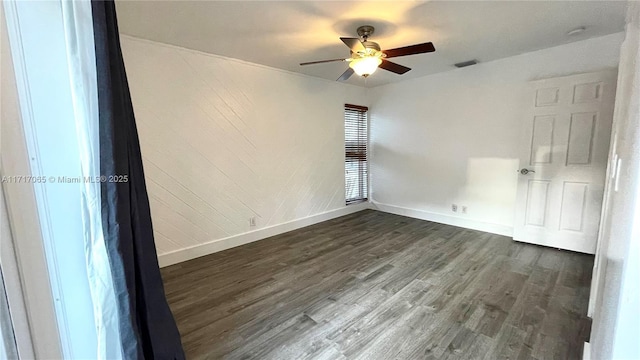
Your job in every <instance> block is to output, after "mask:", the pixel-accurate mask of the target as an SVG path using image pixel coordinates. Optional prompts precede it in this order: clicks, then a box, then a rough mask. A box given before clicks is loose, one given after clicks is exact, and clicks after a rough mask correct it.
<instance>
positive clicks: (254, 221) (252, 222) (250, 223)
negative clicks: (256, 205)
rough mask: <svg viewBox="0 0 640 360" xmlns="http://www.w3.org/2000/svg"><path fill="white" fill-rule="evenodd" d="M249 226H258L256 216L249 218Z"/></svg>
mask: <svg viewBox="0 0 640 360" xmlns="http://www.w3.org/2000/svg"><path fill="white" fill-rule="evenodd" d="M249 226H256V218H255V216H252V217H250V218H249Z"/></svg>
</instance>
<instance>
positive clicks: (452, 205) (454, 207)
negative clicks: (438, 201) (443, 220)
mask: <svg viewBox="0 0 640 360" xmlns="http://www.w3.org/2000/svg"><path fill="white" fill-rule="evenodd" d="M451 211H453V212H458V205H456V204H451Z"/></svg>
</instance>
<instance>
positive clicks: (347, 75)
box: [336, 68, 354, 81]
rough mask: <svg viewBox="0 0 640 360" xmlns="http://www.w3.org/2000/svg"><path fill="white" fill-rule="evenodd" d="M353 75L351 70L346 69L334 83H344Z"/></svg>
mask: <svg viewBox="0 0 640 360" xmlns="http://www.w3.org/2000/svg"><path fill="white" fill-rule="evenodd" d="M353 73H354V71H353V69H352V68H348V69H347V70H346V71H345V72H343V73H342V75H340V77H339V78H338V80H336V81H346V80H348V79H349V78H350V77H351V75H353Z"/></svg>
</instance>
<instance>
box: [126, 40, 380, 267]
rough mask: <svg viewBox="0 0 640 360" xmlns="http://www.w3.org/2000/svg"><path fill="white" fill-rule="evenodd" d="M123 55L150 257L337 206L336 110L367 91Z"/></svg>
mask: <svg viewBox="0 0 640 360" xmlns="http://www.w3.org/2000/svg"><path fill="white" fill-rule="evenodd" d="M122 49H123V54H124V58H125V63H126V66H127V75H128V77H129V85H130V88H131V96H132V99H133V105H134V109H135V112H136V120H137V125H138V132H139V136H140V143H141V147H142V155H143V159H144V166H145V172H146V179H147V189H148V191H149V196H150V203H151V211H152V217H153V222H154V230H155V235H156V244H157V248H158V253H159V254H160V255H163V254H168V253H173V252H178V251H181V250H183V249H187V248H193V247H197V246H199V245H202V244H206V243H209V242H212V241H215V240H217V239H222V238H227V237H230V236H234V235H238V234H242V233H245V232H248V231H252V230H258V229H261V228H265V227H269V226H273V225H278V224H282V223H286V222H289V221H292V220H296V219H301V218H306V217H309V216H313V215H317V214H320V213H324V212H327V211H330V210H334V209H339V208H343V207H344V117H343V106H344V104H345V103H355V104H360V105H367V104H366V90H365V89H362V88H359V87H354V86H350V85H345V84H341V83H335V82H330V81H326V80H321V79H315V78H310V77H306V76H302V75H297V74H293V73H289V72H285V71H281V70H276V69H272V68H267V67H263V66H259V65H254V64H249V63H245V62H241V61H238V60H233V59H227V58H223V57H219V56H213V55H208V54H203V53H199V52H195V51H191V50H186V49H182V48H177V47H173V46H168V45H164V44H159V43H153V42H149V41H145V40H140V39H136V38H131V37H127V36H123V37H122ZM292 61H293V60H292ZM250 217H255V218H256V220H257V226H256V227H250V226H249V218H250Z"/></svg>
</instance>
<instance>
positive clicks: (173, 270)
mask: <svg viewBox="0 0 640 360" xmlns="http://www.w3.org/2000/svg"><path fill="white" fill-rule="evenodd" d="M592 263H593V259H592V257H591V256H588V255H581V254H577V253H571V252H564V251H559V250H554V249H548V248H542V247H538V246H533V245H526V244H521V243H516V242H513V241H512V240H511V239H510V238H507V237H504V236H498V235H492V234H488V233H483V232H479V231H473V230H466V229H461V228H456V227H453V226H448V225H441V224H436V223H432V222H427V221H421V220H415V219H411V218H406V217H401V216H396V215H390V214H385V213H382V212H376V211H373V210H367V211H363V212H359V213H356V214H352V215H349V216H345V217H342V218H338V219H334V220H331V221H328V222H324V223H321V224H317V225H314V226H310V227H307V228H304V229H300V230H297V231H294V232H290V233H287V234H283V235H280V236H276V237H273V238H270V239H266V240H263V241H259V242H256V243H252V244H248V245H244V246H241V247H238V248H234V249H230V250H227V251H224V252H220V253H216V254H212V255H209V256H206V257H202V258H199V259H195V260H192V261H189V262H185V263H182V264H178V265H174V266H170V267H167V268H164V269H163V271H162V272H163V277H164V279H165V284H166V292H167V296H168V299H169V303H170V305H171V308H172V310H173V313H174V315H175V317H176V320H177V322H178V326H179V328H180V332H181V333H182V341H183V343H184V346H185V350H186V352H187V357H188V358H189V359H295V360H300V359H454V358H455V359H458V358H462V359H491V360H493V359H563V360H564V359H580V358H581V354H582V346H583V342H584V341H585V340H586V339H587V337H588V333H589V327H590V325H589V324H590V322H589V321H588V319H587V318H586V317H585V314H586V310H587V300H588V296H589V283H590V278H591V268H592Z"/></svg>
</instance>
